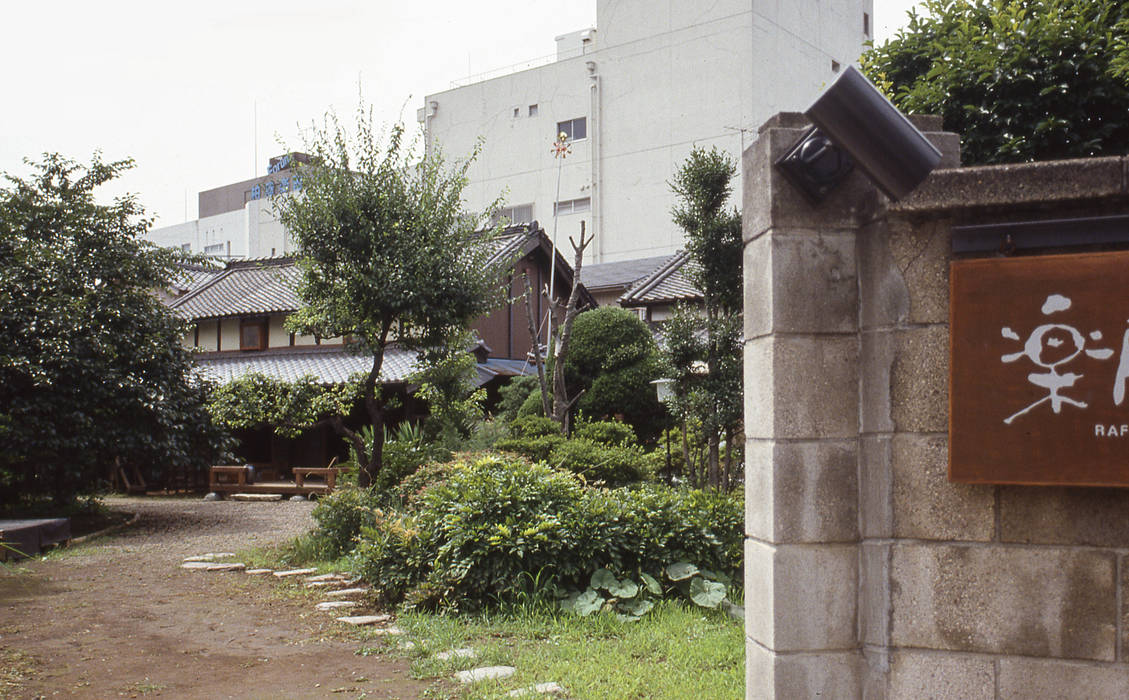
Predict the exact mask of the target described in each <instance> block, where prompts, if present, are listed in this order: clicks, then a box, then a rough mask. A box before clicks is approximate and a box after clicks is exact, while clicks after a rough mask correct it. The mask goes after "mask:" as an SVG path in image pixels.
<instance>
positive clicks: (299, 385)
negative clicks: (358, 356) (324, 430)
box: [208, 373, 361, 437]
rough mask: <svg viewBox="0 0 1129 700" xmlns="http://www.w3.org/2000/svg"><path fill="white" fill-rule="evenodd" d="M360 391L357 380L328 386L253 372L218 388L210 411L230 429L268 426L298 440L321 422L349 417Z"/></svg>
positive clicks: (309, 377) (309, 378)
mask: <svg viewBox="0 0 1129 700" xmlns="http://www.w3.org/2000/svg"><path fill="white" fill-rule="evenodd" d="M360 389H361V384H360V379H359V378H358V377H354V379H353V380H352V381H348V382H345V383H343V384H330V385H326V384H322V383H321V382H320V380H318V378H317V377H314V376H312V375H307V376H305V377H301V378H300V379H297V380H295V381H293V382H288V381H285V380H282V379H278V378H275V377H269V376H267V375H264V374H259V373H252V374H245V375H243V376H241V377H239V378H238V379H233V380H232V381H230V382H228V383H226V384H222V385H220V386H217V387H216V388H215V390H214V391H213V392H212V395H211V398H210V401H209V403H208V410H209V411H210V412H211V414H212V419H213V420H215V421H216V423H217V424H219V425H222V426H224V427H225V428H227V429H229V430H240V429H247V428H258V427H264V426H269V427H272V428H273V429H274V432H275V433H277V434H278V435H282V436H284V437H297V436H298V435H299V434H301V432H302V431H303V430H304V429H307V428H310V427H313V426H314V425H316V424H317V423H318V422H319V421H322V420H325V419H328V418H331V417H337V416H345V415H348V414H349V412H350V411H351V410H352V407H353V406H354V405H355V403H356V402H357V399H358V398H359V396H360Z"/></svg>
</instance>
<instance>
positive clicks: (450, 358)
mask: <svg viewBox="0 0 1129 700" xmlns="http://www.w3.org/2000/svg"><path fill="white" fill-rule="evenodd" d="M469 342H470V341H469V339H468V338H462V339H459V340H456V341H455V342H454V343H449V344H448V349H447V353H446V354H445V355H444V356H441V357H438V358H437V359H435V360H434V361H433V362H432V363H431V364H430V365H428V366H427V367H425V368H423V369H422V370H420V371H419V372H416V373H415V374H413V375H412V376H411V377H410V378H409V382H411V383H414V384H418V385H419V389H418V390H417V391H416V394H415V395H416V398H419V399H422V400H423V401H426V402H427V406H428V416H427V418H426V419H425V420H424V433H425V435H426V436H427V438H428V439H429V440H431V441H433V442H438V443H440V444H442V445H443V446H444V447H447V448H448V449H455V448H456V447H458V445H459V444H460V443H461V442H462V441H463V440H465V439H466V438H468V437H470V434H471V432H472V431H473V430H474V428H475V426H476V425H478V424H479V423H481V422H482V420H483V418H485V415H486V414H485V411H484V410H483V408H482V405H483V403H485V401H486V390H485V389H482V388H476V387H475V382H474V379H475V376H476V374H475V359H474V355H472V354H471V353H469V352H466V346H467V345H469Z"/></svg>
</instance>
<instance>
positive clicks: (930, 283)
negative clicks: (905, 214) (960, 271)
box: [887, 217, 952, 323]
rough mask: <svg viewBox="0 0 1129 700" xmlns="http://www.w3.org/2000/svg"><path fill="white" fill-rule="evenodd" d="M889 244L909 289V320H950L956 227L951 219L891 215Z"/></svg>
mask: <svg viewBox="0 0 1129 700" xmlns="http://www.w3.org/2000/svg"><path fill="white" fill-rule="evenodd" d="M887 226H888V236H889V237H888V245H889V249H890V253H891V257H892V260H893V263H894V266H895V268H896V269H897V271H898V273H899V274H900V275H901V276H902V279H904V280H905V285H906V289H907V291H908V293H909V308H908V310H907V314H906V316H905V321H906V322H908V323H948V322H949V259H950V257H951V253H950V251H951V249H952V231H951V224H950V222H949V221H947V220H944V219H935V220H931V221H927V222H921V221H916V222H911V221H909V220H907V219H904V218H899V217H891V218H890V219H888V222H887Z"/></svg>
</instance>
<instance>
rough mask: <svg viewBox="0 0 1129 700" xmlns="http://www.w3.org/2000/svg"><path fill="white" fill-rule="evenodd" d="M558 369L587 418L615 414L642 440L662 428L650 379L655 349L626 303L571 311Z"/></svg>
mask: <svg viewBox="0 0 1129 700" xmlns="http://www.w3.org/2000/svg"><path fill="white" fill-rule="evenodd" d="M564 373H565V379H566V383H567V385H568V386H569V387H570V391H571V393H573V394H574V395H580V400H579V402H577V408H578V409H579V410H580V411H581V412H582V413H583V414H584V415H585V416H587V417H588V418H596V419H601V418H605V417H620V418H621V419H622V420H623V421H624V422H626V423H629V424H630V425H631V426H632V427H634V429H635V433H636V434H637V435H638V436H639V437H640V438H641V439H643V440H645V441H649V440H652V439H654V438H655V437H656V436H657V435H658V433H659V431H660V430H661V429H662V425H661V423H662V421H661V417H662V416H663V408H662V405H661V404H659V402H658V398H656V396H655V389H654V387H653V386H652V385H651V381H652V380H654V379H658V377H659V375H660V373H661V370H660V366H659V357H658V349H657V348H656V347H655V341H654V338H653V337H652V335H651V331H650V329H648V328H647V325H646V324H645V323H643V322H642V321H640V320H639V318H638V317H637V316H636V315H635V314H633V313H631V312H630V311H628V310H627V309H623V308H620V307H617V306H602V307H600V308H598V309H592V310H590V311H585V312H584V313H582V314H580V315H579V316H577V317H576V323H575V325H574V326H573V330H572V347H571V349H570V351H569V353H568V355H567V356H566V357H565V360H564Z"/></svg>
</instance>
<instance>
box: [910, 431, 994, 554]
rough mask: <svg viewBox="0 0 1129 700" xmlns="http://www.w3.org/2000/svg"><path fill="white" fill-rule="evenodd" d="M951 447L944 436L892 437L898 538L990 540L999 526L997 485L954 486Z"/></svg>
mask: <svg viewBox="0 0 1129 700" xmlns="http://www.w3.org/2000/svg"><path fill="white" fill-rule="evenodd" d="M948 447H949V439H948V437H947V436H946V435H921V434H916V433H914V434H898V435H895V436H894V439H893V442H892V466H893V470H894V471H893V473H894V482H893V496H894V537H898V538H908V539H923V540H965V541H983V542H987V541H990V540H991V539H992V537H993V535H994V534H995V528H996V508H995V504H996V498H995V490H994V487H992V486H979V485H977V486H974V485H969V484H954V483H951V482H950V481H949V478H948V471H949V450H948Z"/></svg>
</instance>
